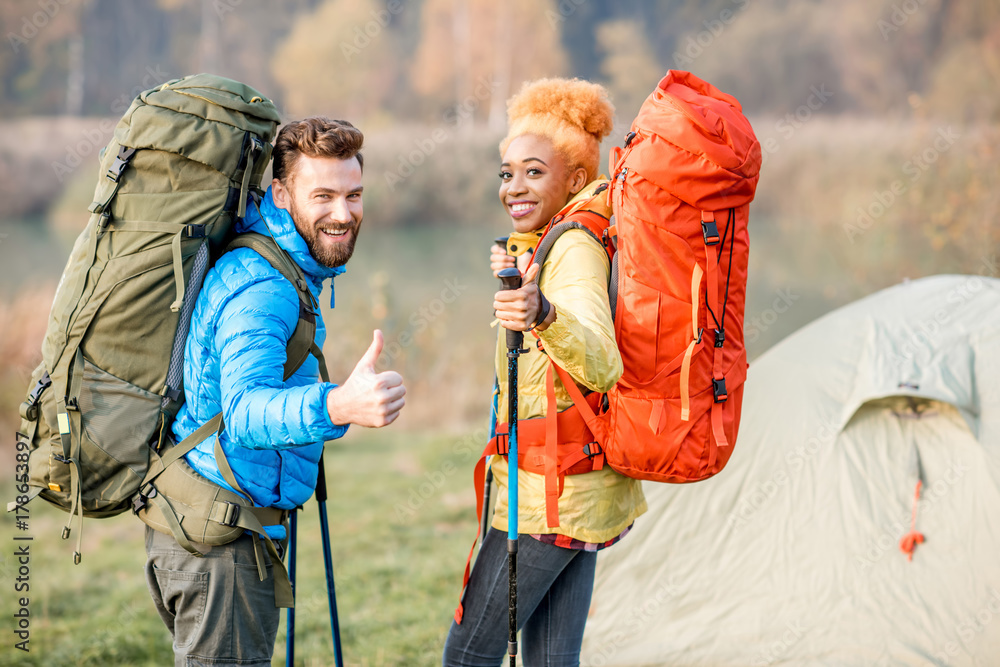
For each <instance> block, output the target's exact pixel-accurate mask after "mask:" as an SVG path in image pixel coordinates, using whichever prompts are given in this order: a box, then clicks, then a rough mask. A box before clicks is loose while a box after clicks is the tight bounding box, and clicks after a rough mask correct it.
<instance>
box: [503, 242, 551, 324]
mask: <svg viewBox="0 0 1000 667" xmlns="http://www.w3.org/2000/svg"><path fill="white" fill-rule="evenodd" d="M511 259H513V258H511ZM540 270H541V269H540V267H539V266H538V264H532V265H531V266H529V267H528V270H527V272H525V274H524V282H523V283H522V284H521V288H520V289H516V290H500V291H499V292H497V293H496V295H495V296H494V297H493V309H494V310H495V311H496V315H497V319H498V320H499V321H500V326H502V327H503V328H504V329H511V330H513V331H527V330H528V329H530V328H531V325H532V324H534V323H535V322H536V321H537V320H538V316H539V315H540V314H541V310H542V293H541V291H540V290H539V289H538V285H536V284H535V280H536V279H537V278H538V272H539V271H540ZM555 319H556V307H555V304H551V303H550V307H549V313H548V315H547V316H546V317H545V321H544V322H539V324H538V326H537V327H536V329H537V330H538V331H544V330H545V329H547V328H548V327H549V325H550V324H552V322H554V321H555Z"/></svg>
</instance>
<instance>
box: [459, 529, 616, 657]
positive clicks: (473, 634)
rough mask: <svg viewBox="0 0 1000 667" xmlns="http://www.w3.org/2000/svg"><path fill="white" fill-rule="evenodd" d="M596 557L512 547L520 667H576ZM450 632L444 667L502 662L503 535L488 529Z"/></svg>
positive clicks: (534, 544)
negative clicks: (514, 552)
mask: <svg viewBox="0 0 1000 667" xmlns="http://www.w3.org/2000/svg"><path fill="white" fill-rule="evenodd" d="M596 565H597V552H595V551H579V550H575V549H564V548H562V547H557V546H553V545H551V544H543V543H542V542H539V541H538V540H536V539H534V538H532V537H530V536H528V535H521V536H520V537H519V538H518V541H517V622H518V625H519V626H520V629H522V632H521V641H520V644H519V647H518V648H519V649H520V652H521V658H522V660H523V662H524V665H525V667H536V666H537V667H542V666H546V667H578V666H579V664H580V646H581V645H582V644H583V628H584V626H585V625H586V623H587V612H588V611H589V609H590V597H591V594H592V593H593V592H594V568H595V567H596ZM464 604H465V613H464V615H463V618H462V624H461V625H458V624H457V623H455V622H452V624H451V630H450V631H449V632H448V639H447V641H446V642H445V645H444V659H443V661H442V664H443V665H444V667H499V665H500V664H501V663H502V662H503V657H504V656H505V655H506V654H507V637H508V618H507V534H506V533H505V532H501V531H499V530H497V529H495V528H490V530H489V532H488V533H487V534H486V539H485V540H484V542H483V546H482V549H481V550H480V552H479V556H478V557H477V558H476V565H475V567H473V568H472V575H471V576H470V578H469V586H468V588H467V589H466V591H465V598H464Z"/></svg>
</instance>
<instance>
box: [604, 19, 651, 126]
mask: <svg viewBox="0 0 1000 667" xmlns="http://www.w3.org/2000/svg"><path fill="white" fill-rule="evenodd" d="M597 43H598V45H599V46H600V48H601V51H603V52H604V54H605V56H604V60H603V61H602V62H601V74H603V75H604V77H605V78H606V79H607V82H608V87H609V88H610V89H611V95H612V99H613V100H614V102H615V108H616V110H617V112H618V116H619V117H620V118H623V119H631V118H633V117H635V115H636V114H637V113H638V112H639V107H640V106H641V105H642V102H643V100H645V99H646V96H647V95H649V92H650V91H651V90H653V87H654V86H656V84H657V82H659V80H660V79H661V78H663V74H664V73H665V72H666V70H667V67H666V66H661V65H660V63H659V62H657V59H656V55H655V54H654V52H653V47H652V46H651V45H650V43H649V38H648V37H646V32H645V30H644V29H643V26H642V24H641V23H639V22H638V21H635V20H632V19H617V20H614V21H608V22H606V23H602V24H601V25H600V26H598V28H597Z"/></svg>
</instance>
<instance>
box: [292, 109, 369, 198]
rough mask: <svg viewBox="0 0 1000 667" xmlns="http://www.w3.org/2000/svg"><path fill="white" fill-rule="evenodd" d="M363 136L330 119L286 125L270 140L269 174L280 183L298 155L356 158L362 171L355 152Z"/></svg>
mask: <svg viewBox="0 0 1000 667" xmlns="http://www.w3.org/2000/svg"><path fill="white" fill-rule="evenodd" d="M364 141H365V135H363V134H362V133H361V130H359V129H358V128H356V127H354V126H353V125H351V124H350V123H348V122H347V121H346V120H330V119H329V118H324V117H322V116H313V117H312V118H306V119H304V120H296V121H292V122H291V123H288V124H287V125H285V126H284V127H283V128H281V131H280V132H278V138H277V139H276V140H275V141H274V151H273V152H272V155H273V157H274V163H273V165H272V174H273V176H274V178H276V179H278V180H279V181H281V182H282V183H284V182H285V179H286V178H287V177H289V176H291V174H292V172H293V171H294V169H295V162H296V161H297V160H298V159H299V155H305V156H306V157H334V158H337V159H338V160H349V159H351V158H352V157H356V158H358V163H359V164H360V165H361V167H362V168H364V166H365V162H364V158H363V157H362V156H361V153H360V152H359V151H360V150H361V145H362V144H363V143H364Z"/></svg>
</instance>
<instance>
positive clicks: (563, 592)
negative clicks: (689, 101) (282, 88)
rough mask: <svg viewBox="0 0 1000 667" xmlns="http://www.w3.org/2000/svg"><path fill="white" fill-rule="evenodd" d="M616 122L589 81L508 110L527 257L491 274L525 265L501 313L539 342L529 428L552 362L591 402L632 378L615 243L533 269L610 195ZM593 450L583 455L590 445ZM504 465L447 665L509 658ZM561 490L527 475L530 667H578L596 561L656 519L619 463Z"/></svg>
mask: <svg viewBox="0 0 1000 667" xmlns="http://www.w3.org/2000/svg"><path fill="white" fill-rule="evenodd" d="M613 115H614V107H613V106H612V105H611V102H610V101H609V100H608V96H607V91H606V90H605V89H604V88H603V87H602V86H599V85H597V84H593V83H588V82H586V81H580V80H566V79H542V80H539V81H535V82H533V83H530V84H527V85H526V86H525V87H524V89H522V91H521V92H520V93H518V94H517V95H515V96H514V97H513V98H512V99H511V100H510V101H509V102H508V119H509V123H510V131H509V133H508V135H507V137H506V138H505V139H504V140H503V141H502V142H501V144H500V153H501V156H502V157H501V165H500V202H501V204H503V207H504V209H505V210H506V211H507V214H508V215H509V216H510V219H511V223H512V225H513V228H514V233H513V234H512V235H511V237H510V240H509V242H508V247H507V249H509V250H510V251H511V254H512V255H515V256H516V258H515V257H512V256H508V255H507V254H506V253H505V249H504V248H501V247H499V246H494V247H493V249H492V255H491V267H492V269H493V271H494V274H496V273H497V272H498V271H499V270H500V269H502V268H504V267H506V266H514V265H515V263H516V266H518V268H520V269H521V271H522V273H523V274H524V286H523V287H522V288H521V289H519V290H512V291H500V292H498V293H497V294H496V296H495V301H494V308H495V309H496V316H497V319H498V320H499V323H500V325H501V326H502V327H503V328H506V329H513V330H518V331H534V332H535V333H537V335H538V343H537V344H536V340H535V336H534V335H532V334H527V335H526V337H525V343H526V344H525V348H527V349H528V351H527V353H525V354H524V355H522V356H521V358H520V361H519V371H518V372H519V386H518V396H519V417H520V419H521V420H532V419H534V420H537V421H536V422H535V424H536V425H537V424H538V423H539V422H544V416H545V413H546V403H547V392H546V379H547V374H548V372H549V367H550V363H549V359H550V358H551V359H552V360H553V361H554V362H555V363H556V364H558V365H559V366H560V367H561V368H563V369H565V370H566V371H567V372H568V373H569V375H570V376H571V377H572V379H573V380H574V381H575V383H576V385H577V386H578V387H579V388H580V389H581V391H582V392H583V393H590V392H598V393H603V392H606V391H608V390H609V389H610V388H611V387H612V386H613V385H614V384H615V382H616V381H617V380H618V378H619V376H620V375H621V372H622V362H621V355H620V354H619V352H618V348H617V346H616V344H615V336H614V324H613V322H612V319H611V311H610V307H609V301H608V277H609V272H610V264H609V260H608V255H607V252H606V251H605V249H604V248H603V247H602V245H601V244H600V243H599V242H598V241H596V240H595V239H594V238H593V237H592V236H591V235H590V234H588V233H587V232H586V231H583V230H579V229H571V230H569V231H567V232H565V233H564V234H563V235H562V236H560V237H559V239H558V240H557V241H556V242H555V244H554V245H553V246H552V248H551V251H550V252H549V253H548V255H547V258H546V259H545V262H544V264H543V265H542V267H541V270H539V267H538V265H536V264H532V265H531V266H529V262H530V259H531V250H533V248H534V247H535V246H536V245H537V243H538V240H539V238H540V237H541V236H542V234H543V232H544V231H545V229H546V227H547V225H548V224H549V222H550V220H552V218H553V217H554V216H556V215H557V214H562V215H565V216H566V217H565V218H564V220H562V221H571V220H573V219H574V216H578V215H584V213H583V212H582V211H581V212H575V213H573V212H571V213H568V214H567V213H566V211H567V210H568V209H569V208H570V207H568V206H567V205H568V204H570V203H571V202H573V203H575V202H576V201H582V198H583V197H586V196H589V195H591V194H592V193H593V192H594V190H595V189H596V188H597V186H598V185H599V182H597V175H598V164H599V161H600V141H601V139H603V138H604V137H605V136H607V135H608V134H609V133H610V132H611V129H612V125H613ZM578 195H579V197H578ZM603 197H604V195H603V194H601V195H598V196H597V197H596V198H594V201H599V200H601V199H603ZM574 198H576V200H575V199H574ZM504 339H505V336H504V334H503V332H502V331H501V332H500V337H499V340H498V344H497V353H496V368H497V377H498V378H500V386H499V396H498V399H497V403H496V406H497V407H498V410H497V414H498V415H504V416H505V415H506V406H507V385H506V377H507V372H506V369H507V363H506V361H507V360H506V345H505V341H504ZM539 346H541V347H543V348H544V353H543V352H541V351H540V350H539ZM554 385H555V400H556V406H557V410H558V411H560V412H562V411H565V410H567V409H572V405H573V403H572V400H571V398H570V397H569V394H568V393H567V391H566V390H565V389H564V387H563V386H562V383H561V382H560V381H559V379H558V378H556V379H555V383H554ZM500 421H501V422H502V421H503V416H501V417H500ZM519 423H521V422H519ZM500 426H501V431H503V430H505V425H503V424H501V425H500ZM519 429H520V430H519V438H518V440H519V447H529V446H531V445H532V444H538V443H532V442H529V441H528V440H530V437H529V438H526V437H525V432H526V431H527V429H525V428H523V427H522V426H519ZM538 430H540V431H541V432H544V428H542V429H538ZM590 439H592V438H590ZM543 440H544V438H543ZM560 441H562V437H560ZM587 441H589V439H586V438H584V441H581V442H579V443H578V444H579V445H580V447H581V448H582V446H583V445H585V444H587ZM491 467H492V471H493V475H494V480H495V481H496V484H497V493H496V498H497V502H496V507H495V510H494V515H493V521H492V528H491V529H490V530H489V531H488V533H487V535H486V539H485V540H484V541H483V545H482V547H481V549H480V552H479V556H478V557H477V560H476V564H475V567H474V568H473V570H472V574H471V577H470V579H469V582H468V586H467V588H466V591H465V594H464V597H463V600H462V607H461V611H460V612H459V613H458V614H456V619H459V620H457V621H456V622H455V623H454V624H452V627H451V630H450V632H449V634H448V639H447V642H446V644H445V649H444V661H443V662H444V665H445V667H456V666H458V665H468V666H472V665H476V666H478V665H491V666H496V665H499V664H500V663H501V661H502V660H503V656H504V655H505V653H506V650H507V633H508V629H507V604H508V598H507V549H506V532H507V516H508V507H507V471H508V468H507V460H506V459H505V458H504V457H501V456H494V457H493V458H492V463H491ZM561 481H562V488H561V492H560V493H559V494H558V501H557V502H558V505H557V507H556V506H555V503H554V500H555V498H554V497H550V498H549V502H548V503H547V502H546V500H547V499H546V480H545V475H544V474H539V473H534V472H529V471H526V470H524V469H522V470H520V471H519V481H518V492H519V496H520V499H519V502H518V505H519V507H518V512H519V514H518V517H519V539H518V556H517V561H518V566H517V580H518V586H517V588H518V597H517V601H518V614H517V619H518V623H519V624H520V625H521V628H522V633H521V641H522V647H521V648H522V651H521V653H522V658H523V661H524V664H525V665H526V666H527V667H532V666H534V665H539V666H541V665H547V666H557V667H561V666H563V665H573V666H575V665H579V661H580V647H581V644H582V641H583V630H584V625H585V624H586V620H587V612H588V610H589V607H590V598H591V594H592V592H593V585H594V568H595V565H596V561H597V551H598V550H599V549H602V548H605V547H607V546H610V545H612V544H614V543H615V542H617V541H618V540H619V539H621V538H622V537H624V535H625V534H626V533H627V532H628V530H629V528H630V527H631V525H632V522H633V521H634V520H635V518H636V517H638V516H639V515H640V514H642V513H643V512H644V511H645V510H646V503H645V499H644V498H643V495H642V487H641V486H640V483H639V482H638V481H637V480H633V479H628V478H626V477H623V476H621V475H619V474H618V473H616V472H615V471H613V470H611V469H610V468H608V467H606V466H605V467H603V468H602V469H600V470H592V471H590V472H585V473H581V474H571V475H567V476H566V477H564V478H563V479H562V480H561ZM550 490H551V486H550ZM550 495H551V494H550Z"/></svg>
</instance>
